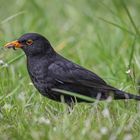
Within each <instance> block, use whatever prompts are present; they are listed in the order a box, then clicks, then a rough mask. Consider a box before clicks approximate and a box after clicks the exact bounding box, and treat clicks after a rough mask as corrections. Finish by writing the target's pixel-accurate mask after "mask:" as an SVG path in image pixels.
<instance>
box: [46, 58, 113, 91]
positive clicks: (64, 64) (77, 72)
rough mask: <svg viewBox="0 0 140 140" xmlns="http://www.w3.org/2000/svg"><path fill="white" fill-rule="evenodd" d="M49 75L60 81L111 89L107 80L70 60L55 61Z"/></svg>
mask: <svg viewBox="0 0 140 140" xmlns="http://www.w3.org/2000/svg"><path fill="white" fill-rule="evenodd" d="M48 72H49V73H48V75H51V76H52V77H53V80H54V79H55V80H56V81H57V82H59V83H63V84H64V83H67V84H68V83H69V84H74V85H81V86H85V87H91V88H97V89H98V88H99V89H100V88H102V89H110V90H113V89H114V88H112V87H110V86H108V85H107V84H106V82H105V81H104V80H103V79H101V78H100V77H99V76H97V75H96V74H94V73H93V72H91V71H89V70H87V69H85V68H83V67H81V66H79V65H77V64H74V63H72V62H70V61H55V62H54V63H52V64H51V65H50V66H49V67H48Z"/></svg>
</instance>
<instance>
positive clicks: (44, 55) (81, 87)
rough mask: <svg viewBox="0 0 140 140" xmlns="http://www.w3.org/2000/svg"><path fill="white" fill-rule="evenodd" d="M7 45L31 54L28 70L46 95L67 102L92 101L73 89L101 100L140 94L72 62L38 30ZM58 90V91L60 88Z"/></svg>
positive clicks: (134, 97)
mask: <svg viewBox="0 0 140 140" xmlns="http://www.w3.org/2000/svg"><path fill="white" fill-rule="evenodd" d="M5 47H7V48H13V49H16V48H21V49H22V50H23V51H24V52H25V54H26V57H27V69H28V72H29V75H30V78H31V80H32V82H33V84H34V86H35V87H36V88H37V90H38V91H39V92H40V93H41V94H42V95H44V96H46V97H48V98H50V99H52V100H55V101H61V100H62V98H61V97H63V99H64V101H65V102H66V103H67V104H70V103H72V102H91V101H88V100H86V99H84V98H80V97H77V96H74V95H68V94H64V92H61V91H69V92H72V93H75V95H76V94H77V95H83V96H85V97H90V98H93V99H98V100H105V99H108V98H109V97H110V96H111V97H112V99H115V100H119V99H135V100H140V96H138V95H134V94H130V93H127V92H124V91H121V90H119V89H117V88H114V87H112V86H110V85H108V84H107V83H106V82H105V81H104V80H103V79H101V78H100V77H99V76H98V75H96V74H95V73H93V72H91V71H89V70H87V69H85V68H83V67H81V66H79V65H77V64H75V63H73V62H71V61H69V60H68V59H66V58H64V57H62V56H61V55H59V54H58V53H56V52H55V51H54V49H53V48H52V46H51V44H50V42H49V41H48V40H47V39H46V38H45V37H44V36H42V35H40V34H37V33H27V34H24V35H22V36H21V37H20V38H19V39H17V40H16V41H12V42H10V43H7V44H6V45H5ZM56 89H58V90H56Z"/></svg>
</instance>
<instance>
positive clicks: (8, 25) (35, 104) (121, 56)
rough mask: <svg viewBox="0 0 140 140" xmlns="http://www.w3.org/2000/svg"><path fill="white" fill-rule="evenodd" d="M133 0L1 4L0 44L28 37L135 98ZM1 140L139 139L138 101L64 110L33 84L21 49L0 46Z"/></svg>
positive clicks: (137, 57) (138, 41) (0, 0)
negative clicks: (32, 35) (33, 36)
mask: <svg viewBox="0 0 140 140" xmlns="http://www.w3.org/2000/svg"><path fill="white" fill-rule="evenodd" d="M139 14H140V3H139V2H138V0H133V1H131V0H127V1H122V0H113V1H111V0H106V1H100V0H99V1H97V0H87V1H81V0H76V1H74V0H67V1H66V0H53V1H49V0H40V1H37V0H30V1H29V0H28V1H27V0H21V1H20V0H11V1H5V0H0V46H3V45H4V44H5V43H7V42H9V41H11V40H14V39H16V38H18V37H19V36H20V35H22V34H24V33H27V32H38V33H40V34H43V35H44V36H46V37H47V38H48V39H49V40H50V42H51V43H52V45H53V46H54V47H55V48H56V50H57V51H58V52H59V53H60V54H62V55H63V56H65V57H67V58H69V59H71V60H72V61H74V62H76V63H78V64H80V65H82V66H84V67H86V68H88V69H90V70H92V71H94V72H95V73H97V74H98V75H100V76H101V77H102V78H103V79H104V80H106V81H107V82H108V83H109V84H111V85H113V86H115V87H117V88H119V89H122V90H125V91H127V92H132V93H134V94H139V93H138V88H139V84H138V81H140V47H139V45H140V33H139V27H140V20H139ZM1 61H3V63H4V64H0V140H9V139H10V140H15V139H17V140H19V139H21V140H32V139H33V140H39V139H41V140H46V139H49V140H54V139H56V140H118V139H119V140H139V137H140V103H139V102H136V101H132V100H131V101H102V102H96V101H95V102H94V103H93V104H84V103H83V104H76V105H75V107H74V110H73V111H72V112H71V113H70V114H68V113H67V106H66V105H65V104H62V103H56V102H54V101H51V100H49V99H47V98H45V97H43V96H41V95H40V94H39V93H38V91H37V90H36V89H35V88H34V86H33V85H32V84H31V81H30V79H29V76H28V73H27V70H26V58H25V57H24V56H23V52H22V51H21V50H18V51H13V50H7V49H3V48H2V47H1V48H0V62H1Z"/></svg>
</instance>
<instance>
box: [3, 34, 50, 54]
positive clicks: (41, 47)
mask: <svg viewBox="0 0 140 140" xmlns="http://www.w3.org/2000/svg"><path fill="white" fill-rule="evenodd" d="M4 47H6V48H13V49H14V50H16V49H17V48H21V49H22V50H23V51H24V52H25V54H26V55H27V56H36V55H37V56H40V55H41V56H43V55H45V54H50V53H51V52H53V48H52V47H51V44H50V42H49V41H48V40H47V39H46V38H45V37H43V36H42V35H40V34H37V33H27V34H24V35H22V36H21V37H20V38H19V39H17V40H15V41H12V42H10V43H7V44H6V45H5V46H4Z"/></svg>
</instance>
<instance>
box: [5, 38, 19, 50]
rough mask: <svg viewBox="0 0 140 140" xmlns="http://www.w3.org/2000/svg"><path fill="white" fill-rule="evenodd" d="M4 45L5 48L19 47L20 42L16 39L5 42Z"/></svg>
mask: <svg viewBox="0 0 140 140" xmlns="http://www.w3.org/2000/svg"><path fill="white" fill-rule="evenodd" d="M4 47H6V48H13V49H15V48H21V47H22V44H21V43H19V42H18V40H15V41H12V42H10V43H7V44H6V45H5V46H4Z"/></svg>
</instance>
